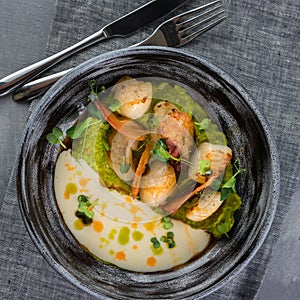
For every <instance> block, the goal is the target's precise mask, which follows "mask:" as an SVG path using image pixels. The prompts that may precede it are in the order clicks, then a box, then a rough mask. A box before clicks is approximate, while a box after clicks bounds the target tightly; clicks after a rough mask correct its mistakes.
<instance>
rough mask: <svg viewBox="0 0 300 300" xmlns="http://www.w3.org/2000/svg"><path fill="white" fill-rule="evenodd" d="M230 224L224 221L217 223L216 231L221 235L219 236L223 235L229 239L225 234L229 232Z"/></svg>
mask: <svg viewBox="0 0 300 300" xmlns="http://www.w3.org/2000/svg"><path fill="white" fill-rule="evenodd" d="M230 227H231V226H230V223H229V222H227V221H224V222H223V223H219V224H218V225H217V229H218V231H219V232H220V233H221V234H225V235H226V236H227V237H229V236H228V234H227V232H228V231H229V230H230Z"/></svg>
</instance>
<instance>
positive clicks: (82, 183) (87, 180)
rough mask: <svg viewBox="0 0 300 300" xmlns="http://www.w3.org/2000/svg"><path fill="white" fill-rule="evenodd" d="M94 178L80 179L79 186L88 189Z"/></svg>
mask: <svg viewBox="0 0 300 300" xmlns="http://www.w3.org/2000/svg"><path fill="white" fill-rule="evenodd" d="M91 180H92V178H80V179H79V184H80V185H81V186H82V187H86V186H87V184H88V183H89V181H91Z"/></svg>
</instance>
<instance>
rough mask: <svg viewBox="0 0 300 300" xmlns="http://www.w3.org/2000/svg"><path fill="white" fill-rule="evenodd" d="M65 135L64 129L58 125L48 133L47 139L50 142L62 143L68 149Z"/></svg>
mask: <svg viewBox="0 0 300 300" xmlns="http://www.w3.org/2000/svg"><path fill="white" fill-rule="evenodd" d="M63 136H64V134H63V131H62V130H61V129H60V128H58V127H54V128H53V129H52V132H50V133H48V134H47V135H46V139H47V141H48V142H49V143H50V144H53V145H55V144H60V145H61V146H62V147H63V148H64V149H67V147H66V145H65V144H64V143H63V141H62V138H63Z"/></svg>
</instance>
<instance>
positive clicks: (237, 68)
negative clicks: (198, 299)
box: [0, 0, 300, 299]
mask: <svg viewBox="0 0 300 300" xmlns="http://www.w3.org/2000/svg"><path fill="white" fill-rule="evenodd" d="M146 2H147V1H145V0H144V1H142V0H136V1H130V0H123V1H114V0H98V1H91V0H88V1H84V0H57V1H56V7H55V14H54V20H53V24H52V27H51V32H50V36H49V41H48V46H47V51H46V55H50V54H53V53H55V52H57V51H59V50H62V49H63V48H66V47H68V46H70V45H71V44H74V43H75V42H77V41H79V40H81V39H83V38H84V37H86V36H87V35H89V34H91V33H94V32H95V31H96V30H98V29H99V28H100V27H101V26H103V25H105V24H107V23H108V22H110V21H112V20H114V19H116V18H117V17H119V16H121V15H123V14H124V13H125V12H128V11H130V10H132V9H133V8H135V7H138V6H139V5H141V4H144V3H146ZM202 3H205V1H196V0H194V1H190V2H188V3H187V4H186V5H185V6H184V7H182V8H181V9H180V11H181V12H182V11H184V10H186V9H190V8H192V7H196V6H198V5H200V4H202ZM226 5H227V10H228V18H227V20H226V21H225V22H223V23H222V24H220V25H219V26H218V27H216V28H214V29H213V30H211V31H210V32H209V33H206V34H205V35H203V36H201V37H199V38H198V39H197V40H196V41H194V42H192V43H190V44H189V45H187V46H186V47H185V50H187V51H190V52H192V53H194V54H197V55H201V56H203V57H204V58H206V59H208V60H210V61H211V62H213V63H214V64H216V65H218V66H219V67H221V68H223V69H224V70H226V71H227V72H229V73H231V74H232V75H233V76H234V77H235V78H236V79H237V80H238V81H240V83H241V84H242V85H244V86H245V87H246V89H247V90H248V92H249V93H250V94H251V95H252V96H253V98H254V99H255V100H256V101H257V103H258V105H259V106H260V108H261V110H262V112H263V113H264V115H265V117H266V119H267V120H268V122H269V123H270V125H271V128H272V130H273V134H274V137H275V140H276V142H277V145H278V151H279V157H280V160H281V196H280V201H279V206H278V210H277V214H276V218H275V221H274V224H273V226H272V228H271V231H270V234H269V236H268V238H267V240H266V241H265V243H264V245H263V247H262V248H261V250H260V251H259V252H258V253H257V255H256V256H255V257H254V259H253V260H252V261H251V263H250V264H249V265H248V267H247V268H246V269H244V270H243V271H242V272H241V273H240V274H239V276H238V277H237V278H236V279H234V280H232V282H230V283H229V284H227V285H226V286H224V287H223V288H221V289H219V290H218V291H217V292H215V293H214V294H212V295H211V296H209V297H208V299H253V298H255V295H256V294H257V291H258V289H259V287H260V284H261V282H262V279H263V276H264V274H265V270H266V267H267V264H268V261H269V258H270V255H271V251H272V247H273V246H274V244H275V243H276V240H277V239H278V235H279V231H280V227H281V224H282V222H283V219H284V217H285V214H286V212H287V210H288V208H289V203H290V199H291V198H292V196H293V193H294V191H295V188H296V185H297V180H298V179H299V153H300V149H299V148H300V147H299V138H300V130H299V113H300V101H299V95H300V90H299V86H300V82H299V80H300V63H299V57H300V53H299V35H300V31H299V24H300V17H299V12H300V3H299V1H297V0H286V1H283V0H256V1H253V0H243V1H233V0H228V1H226ZM177 12H178V11H177ZM157 24H158V23H156V24H155V25H157ZM153 28H154V25H153V26H151V27H149V28H147V29H144V30H142V31H140V32H139V33H137V34H135V35H134V36H132V37H130V38H128V39H114V40H110V41H106V42H104V43H101V44H100V43H99V44H97V45H95V46H93V47H91V48H89V49H88V50H85V51H83V52H82V53H80V54H78V55H75V56H74V57H72V58H71V59H68V60H67V61H65V62H64V63H62V64H60V65H59V66H57V67H56V68H54V69H52V70H51V71H52V72H53V70H54V71H55V70H62V69H64V68H69V67H71V66H75V65H77V64H78V63H79V62H82V61H84V60H86V59H89V58H92V57H94V56H95V55H97V54H101V53H104V52H106V51H109V50H114V49H118V48H122V47H126V46H129V45H131V44H133V43H135V42H138V41H140V40H141V39H142V38H144V37H146V36H147V35H148V34H149V33H150V32H151V29H153ZM34 105H35V103H33V104H32V107H33V106H34ZM0 234H1V235H0V245H1V251H0V259H1V266H0V268H1V270H0V272H1V279H0V280H1V281H0V299H92V297H91V296H90V295H87V294H86V293H84V292H82V291H80V290H78V289H77V288H76V287H74V286H73V285H71V284H70V283H69V282H68V281H67V280H66V279H64V278H63V277H61V276H60V275H59V274H58V273H56V272H55V271H54V270H53V269H52V268H51V267H50V266H49V265H48V264H47V262H46V261H45V260H44V259H43V257H42V256H41V254H40V253H39V252H38V251H37V250H36V248H35V246H34V245H33V243H32V241H31V239H30V237H29V236H28V234H27V232H26V229H25V227H24V225H23V222H22V219H21V216H20V213H19V208H18V203H17V199H16V191H15V177H14V174H12V177H11V180H10V184H9V187H8V191H7V194H6V197H5V199H4V202H3V205H2V208H1V214H0Z"/></svg>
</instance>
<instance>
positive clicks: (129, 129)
mask: <svg viewBox="0 0 300 300" xmlns="http://www.w3.org/2000/svg"><path fill="white" fill-rule="evenodd" d="M94 103H95V106H96V108H97V109H98V110H99V111H100V112H101V114H102V115H103V118H104V119H105V120H106V121H107V122H108V123H109V124H110V125H111V126H112V127H113V128H114V129H115V130H117V131H119V132H120V133H122V134H123V135H125V136H127V137H128V138H130V139H132V140H137V141H142V140H144V136H145V135H146V134H147V133H149V132H148V131H146V129H144V128H143V127H142V126H141V125H139V124H138V123H137V122H135V121H133V120H131V119H127V118H124V117H118V116H117V114H116V113H114V112H112V111H111V110H110V109H109V108H107V107H106V106H105V105H103V103H101V101H100V100H95V102H94Z"/></svg>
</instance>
